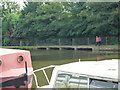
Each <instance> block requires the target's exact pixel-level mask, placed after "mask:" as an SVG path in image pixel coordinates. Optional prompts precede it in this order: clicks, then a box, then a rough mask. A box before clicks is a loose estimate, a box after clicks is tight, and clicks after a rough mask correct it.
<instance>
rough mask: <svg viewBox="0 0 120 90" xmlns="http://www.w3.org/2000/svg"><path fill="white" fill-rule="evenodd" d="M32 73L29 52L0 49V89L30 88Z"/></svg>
mask: <svg viewBox="0 0 120 90" xmlns="http://www.w3.org/2000/svg"><path fill="white" fill-rule="evenodd" d="M32 71H33V68H32V62H31V57H30V52H29V51H26V50H16V49H3V48H0V88H2V89H3V88H31V86H32Z"/></svg>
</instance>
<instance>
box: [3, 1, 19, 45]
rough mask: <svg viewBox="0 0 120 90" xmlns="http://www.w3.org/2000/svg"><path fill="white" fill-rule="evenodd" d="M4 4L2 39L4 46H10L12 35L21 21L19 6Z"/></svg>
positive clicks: (9, 3) (10, 3)
mask: <svg viewBox="0 0 120 90" xmlns="http://www.w3.org/2000/svg"><path fill="white" fill-rule="evenodd" d="M1 4H2V18H3V19H2V37H3V40H2V41H3V45H10V39H11V34H12V33H13V31H14V30H15V28H16V23H17V21H18V20H19V16H20V12H19V9H20V7H19V5H18V4H17V3H16V2H8V1H3V2H1Z"/></svg>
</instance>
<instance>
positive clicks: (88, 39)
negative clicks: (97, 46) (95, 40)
mask: <svg viewBox="0 0 120 90" xmlns="http://www.w3.org/2000/svg"><path fill="white" fill-rule="evenodd" d="M87 41H88V45H89V44H90V38H89V37H88V38H87Z"/></svg>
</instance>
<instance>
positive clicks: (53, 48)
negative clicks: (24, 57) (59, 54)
mask: <svg viewBox="0 0 120 90" xmlns="http://www.w3.org/2000/svg"><path fill="white" fill-rule="evenodd" d="M37 49H41V50H91V51H92V50H93V48H92V47H39V48H37Z"/></svg>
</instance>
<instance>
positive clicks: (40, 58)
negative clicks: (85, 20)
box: [30, 49, 118, 87]
mask: <svg viewBox="0 0 120 90" xmlns="http://www.w3.org/2000/svg"><path fill="white" fill-rule="evenodd" d="M30 51H31V58H32V64H33V68H34V70H35V69H39V68H42V67H46V66H49V65H61V64H65V63H71V62H77V61H79V59H80V60H81V61H98V60H104V59H112V58H118V52H112V51H109V52H108V51H80V50H39V49H38V50H30ZM46 72H47V73H48V77H49V78H50V77H51V73H52V72H51V70H49V71H46ZM41 73H42V72H41ZM37 76H38V79H39V80H40V82H42V83H40V86H42V85H45V84H47V82H46V80H45V79H43V78H44V75H43V74H40V73H39V74H37ZM33 87H35V83H34V82H33Z"/></svg>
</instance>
